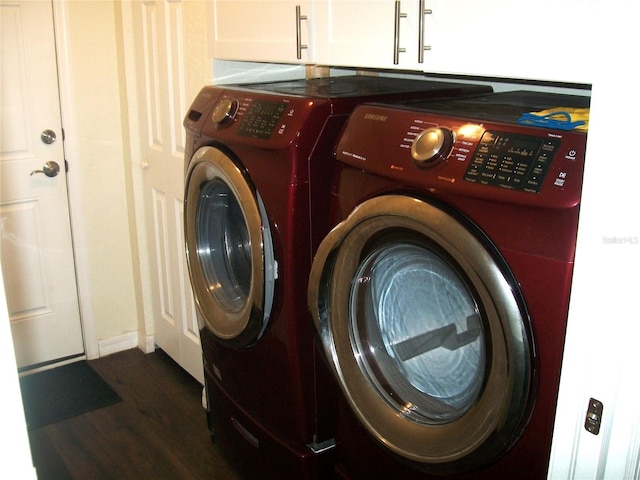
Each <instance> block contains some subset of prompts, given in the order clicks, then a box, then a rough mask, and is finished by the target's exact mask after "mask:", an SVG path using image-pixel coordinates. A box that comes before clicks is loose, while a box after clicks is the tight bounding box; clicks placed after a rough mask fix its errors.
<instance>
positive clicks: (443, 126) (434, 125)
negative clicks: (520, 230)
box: [336, 104, 586, 206]
mask: <svg viewBox="0 0 640 480" xmlns="http://www.w3.org/2000/svg"><path fill="white" fill-rule="evenodd" d="M585 147H586V134H585V133H582V132H573V131H561V130H551V129H547V128H540V127H530V126H523V125H518V124H512V123H499V122H494V121H480V120H478V121H474V120H471V119H468V118H460V117H455V116H449V115H443V114H441V113H439V112H428V111H425V112H422V111H420V110H409V109H402V108H400V107H393V106H388V105H375V104H369V105H362V106H360V107H358V108H357V109H356V110H355V111H354V112H353V114H352V115H351V117H350V119H349V121H348V123H347V125H346V127H345V130H344V131H343V134H342V136H341V138H340V139H339V141H338V144H337V147H336V155H337V158H338V160H340V161H341V162H343V163H346V164H349V165H353V166H355V167H357V168H359V169H362V170H365V171H368V172H371V173H375V174H378V175H380V176H382V177H386V178H391V179H395V180H397V181H398V182H399V185H405V186H415V187H417V188H420V189H425V188H426V189H430V190H442V191H449V192H455V193H457V194H463V195H466V196H475V197H480V198H492V199H504V200H508V201H512V202H515V203H520V204H535V205H541V206H542V205H546V206H560V205H566V206H573V205H577V204H578V203H579V201H580V192H581V187H582V172H583V165H584V154H585Z"/></svg>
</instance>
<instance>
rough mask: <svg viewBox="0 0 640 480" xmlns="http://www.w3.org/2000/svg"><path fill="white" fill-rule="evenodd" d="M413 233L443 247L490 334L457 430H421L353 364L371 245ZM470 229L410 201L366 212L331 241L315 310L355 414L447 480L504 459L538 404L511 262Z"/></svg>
mask: <svg viewBox="0 0 640 480" xmlns="http://www.w3.org/2000/svg"><path fill="white" fill-rule="evenodd" d="M394 229H397V230H398V231H400V230H405V231H406V230H411V231H412V232H416V233H417V234H419V235H421V236H423V237H424V238H426V239H428V240H429V242H430V243H432V244H435V245H437V246H438V247H439V248H441V249H443V250H444V251H445V252H446V253H447V255H448V256H449V257H450V258H452V259H453V261H455V262H456V263H457V264H458V266H459V267H460V269H461V271H462V272H464V275H465V276H466V277H467V278H468V279H469V280H470V282H471V284H472V285H473V287H474V289H475V292H476V294H477V298H476V300H477V302H478V304H479V305H481V307H482V310H483V312H484V315H483V316H482V317H483V318H482V322H483V325H484V329H485V331H487V332H488V335H487V336H488V338H489V341H488V342H489V347H488V348H487V351H488V352H490V353H488V354H487V360H486V363H487V372H488V373H487V374H486V376H485V384H484V386H483V390H482V391H481V393H480V394H479V396H478V397H477V400H476V403H475V404H474V406H472V407H471V408H470V409H469V410H468V411H467V412H466V413H465V414H464V415H462V416H461V417H460V418H457V419H455V420H453V421H451V422H450V423H445V424H442V423H438V424H436V423H431V424H429V423H428V422H427V423H425V422H417V421H415V420H411V418H410V416H408V415H401V414H399V413H398V412H397V411H396V410H394V409H392V408H390V407H389V405H388V404H387V403H386V402H385V401H384V399H383V398H382V396H381V395H380V394H378V392H377V391H376V390H375V389H374V388H373V387H372V384H371V383H369V382H368V380H367V379H366V378H365V376H364V375H363V374H362V371H361V370H360V367H359V363H358V360H357V359H356V358H354V353H353V347H352V345H351V340H350V333H351V332H350V326H349V325H350V317H349V305H350V304H349V295H350V289H351V287H350V283H351V281H352V279H353V276H354V273H355V272H356V271H357V269H358V267H359V265H360V262H361V261H362V259H363V257H364V255H365V254H366V249H367V248H368V247H367V245H368V244H369V243H370V242H371V240H372V239H373V238H374V236H375V235H377V234H378V233H379V232H381V231H383V230H389V231H390V230H394ZM474 230H477V228H476V227H474V226H473V225H471V224H470V222H467V221H464V220H463V219H462V218H460V219H458V218H457V216H454V215H452V214H450V213H448V212H447V211H445V209H443V208H441V207H439V206H436V205H434V204H432V203H431V202H427V201H425V200H421V199H419V198H414V197H409V196H403V195H384V196H379V197H376V198H373V199H370V200H368V201H365V202H363V203H362V204H361V205H359V206H358V207H357V208H356V209H355V210H354V211H353V212H352V213H351V214H350V215H349V217H348V218H347V219H346V220H344V221H343V222H342V223H340V224H339V225H338V226H337V227H335V228H334V229H333V230H332V231H331V232H330V233H329V234H328V235H327V236H326V238H325V239H324V240H323V241H322V243H321V245H320V247H319V249H318V252H317V254H316V257H315V259H314V262H313V266H312V269H311V274H310V281H309V289H308V302H309V307H310V310H311V313H312V316H313V320H314V324H315V328H316V330H317V332H318V334H319V338H320V339H321V341H322V344H323V348H324V351H325V354H326V356H327V359H328V364H329V366H330V368H331V369H332V371H333V374H334V375H335V377H336V379H337V380H338V383H339V385H340V388H341V389H342V392H343V394H344V396H345V398H346V400H347V401H348V403H349V405H350V406H351V409H352V410H353V412H354V413H355V415H356V416H357V418H358V419H359V420H360V422H361V423H362V424H363V425H364V427H365V428H366V429H367V430H368V431H369V433H370V434H371V435H372V436H373V437H374V438H375V439H376V440H377V441H378V442H379V443H380V444H381V445H383V446H384V447H385V448H387V449H389V450H390V451H391V452H393V453H394V454H396V455H398V456H400V457H402V458H403V459H405V460H408V461H410V462H414V463H415V464H416V465H417V466H418V467H420V468H422V469H424V470H427V471H434V472H438V473H454V472H463V471H468V470H470V469H473V468H477V467H478V466H480V465H482V464H485V463H489V462H491V461H492V460H494V459H496V458H497V457H499V456H500V455H502V454H503V453H504V452H505V450H506V449H508V448H509V447H510V446H511V445H512V444H513V443H514V442H515V441H516V440H517V438H518V437H519V436H520V434H521V433H522V430H523V428H524V426H525V424H526V422H527V420H528V416H529V415H530V410H531V406H532V400H533V393H532V390H533V379H534V354H535V353H534V347H533V339H532V335H531V332H530V325H529V319H528V314H527V312H526V308H525V306H524V301H523V299H522V296H521V294H520V293H519V290H518V287H517V284H516V283H515V281H514V279H513V276H512V274H511V273H510V271H509V269H508V267H507V266H506V263H504V261H503V260H502V257H501V256H500V255H499V254H498V252H497V251H493V250H495V248H493V247H492V246H491V245H489V243H488V240H487V239H486V237H484V236H483V235H482V234H481V232H479V231H474Z"/></svg>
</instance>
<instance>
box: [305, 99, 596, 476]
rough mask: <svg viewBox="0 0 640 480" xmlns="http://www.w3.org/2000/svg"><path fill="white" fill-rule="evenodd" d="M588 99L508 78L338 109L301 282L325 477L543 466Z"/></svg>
mask: <svg viewBox="0 0 640 480" xmlns="http://www.w3.org/2000/svg"><path fill="white" fill-rule="evenodd" d="M588 103H589V99H588V97H582V96H566V95H554V94H543V93H535V92H525V91H522V92H508V93H495V94H489V95H485V96H479V97H474V98H467V99H458V100H447V101H443V102H428V103H427V102H407V103H405V104H403V105H397V104H396V105H382V104H368V105H363V106H359V107H358V108H356V109H355V111H354V112H353V114H352V115H351V116H350V119H349V120H348V123H347V124H346V126H345V128H344V131H343V133H342V134H341V137H340V139H339V140H338V142H337V147H336V156H337V162H338V167H337V171H336V172H335V174H334V179H333V186H332V188H331V200H330V209H329V211H330V216H331V222H330V223H331V224H333V226H334V228H333V229H332V230H331V232H330V233H328V234H327V235H326V236H325V238H324V239H323V240H322V242H321V244H320V246H319V248H318V250H317V254H316V256H315V259H314V261H313V264H312V269H311V274H310V280H309V290H308V301H309V307H310V310H311V312H312V315H313V319H314V326H315V329H316V332H317V338H318V339H319V343H320V344H321V345H322V348H323V351H324V357H325V361H326V363H327V365H328V366H329V368H330V370H331V371H332V373H333V377H334V380H335V381H334V385H337V387H336V388H337V390H338V398H339V407H338V414H337V423H336V427H335V438H336V453H335V461H336V464H335V465H336V467H335V475H336V478H338V479H351V480H360V479H362V480H364V479H371V478H393V479H395V478H401V479H403V480H426V479H435V478H439V479H474V480H478V479H492V480H495V479H503V478H517V479H535V480H540V479H544V478H546V475H547V470H548V465H549V455H550V448H551V439H552V433H553V423H554V415H555V408H556V400H557V394H558V384H559V376H560V368H561V361H562V353H563V346H564V341H565V330H566V326H567V314H568V305H569V292H570V288H571V282H572V272H573V261H574V252H575V245H576V235H577V225H578V214H579V209H580V197H581V191H582V175H583V167H584V156H585V146H586V133H585V132H584V131H582V130H580V129H579V128H578V129H577V130H576V127H580V125H579V124H580V123H581V122H574V121H573V119H574V118H575V116H576V115H581V116H584V115H585V113H586V112H587V111H588V108H587V107H588ZM556 107H560V110H562V111H564V112H565V113H560V114H557V113H556V114H555V115H554V116H551V117H549V116H546V117H545V116H544V115H546V114H549V113H552V112H556V111H557V110H558V108H556ZM548 109H552V110H551V111H548ZM532 112H533V114H532ZM567 112H568V113H567ZM571 116H573V118H571V119H570V117H571Z"/></svg>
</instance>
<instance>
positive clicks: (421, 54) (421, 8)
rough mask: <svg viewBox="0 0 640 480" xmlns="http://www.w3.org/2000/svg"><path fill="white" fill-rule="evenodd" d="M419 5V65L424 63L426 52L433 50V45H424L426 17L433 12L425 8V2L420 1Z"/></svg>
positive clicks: (423, 0)
mask: <svg viewBox="0 0 640 480" xmlns="http://www.w3.org/2000/svg"><path fill="white" fill-rule="evenodd" d="M418 3H419V5H418V8H419V11H418V63H424V51H425V50H431V45H425V44H424V16H425V15H431V14H432V13H433V10H431V9H430V8H424V3H425V0H420V1H419V2H418Z"/></svg>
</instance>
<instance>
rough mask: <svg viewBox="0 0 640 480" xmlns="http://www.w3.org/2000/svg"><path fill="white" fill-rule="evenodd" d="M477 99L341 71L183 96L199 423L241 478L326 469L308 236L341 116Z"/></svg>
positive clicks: (474, 89)
mask: <svg viewBox="0 0 640 480" xmlns="http://www.w3.org/2000/svg"><path fill="white" fill-rule="evenodd" d="M487 90H490V89H488V88H487V87H478V86H473V85H459V84H453V83H439V82H437V83H435V82H426V81H411V80H399V79H391V78H379V77H366V76H351V77H336V78H323V79H315V80H301V81H289V82H277V83H262V84H253V85H237V86H228V87H224V86H220V87H205V88H204V89H203V90H202V91H201V92H200V94H199V95H198V97H197V98H196V99H195V101H194V103H193V106H192V108H191V110H190V111H189V112H188V114H187V116H186V118H185V128H186V130H187V145H188V147H187V148H188V150H187V152H186V155H185V162H186V165H185V168H186V180H185V183H186V187H185V213H184V228H185V238H186V252H187V258H188V266H189V273H190V277H191V283H192V287H193V291H194V295H195V300H196V304H197V309H198V313H199V318H200V320H201V322H202V325H201V331H200V336H201V341H202V348H203V356H204V368H205V380H206V392H207V395H208V400H209V405H210V410H209V414H208V420H209V425H210V427H211V430H212V433H213V434H214V436H215V439H216V441H217V442H218V443H219V445H220V446H221V448H222V450H223V451H224V452H225V454H226V455H227V457H228V458H229V460H230V461H231V462H232V463H233V464H234V465H236V467H237V468H238V469H239V470H240V471H243V472H245V473H246V474H247V476H249V477H250V478H260V479H268V478H274V479H284V478H295V479H306V478H323V477H326V476H327V475H329V473H327V472H330V471H331V470H332V467H331V456H332V450H333V445H334V443H333V429H332V427H331V425H332V418H331V417H332V412H331V411H330V410H329V405H330V404H331V401H330V399H325V398H323V395H325V394H326V393H327V392H328V389H325V388H323V385H324V384H326V383H328V381H329V380H330V378H329V377H327V379H326V380H323V379H322V375H323V371H324V372H326V373H327V374H328V371H327V370H326V369H325V370H323V368H324V366H323V365H322V364H321V362H318V361H317V360H318V359H317V357H316V350H315V346H314V341H313V332H312V322H311V317H310V315H309V312H308V308H307V303H306V290H307V281H308V275H309V271H310V268H311V261H312V255H313V251H314V248H313V243H314V240H313V239H312V227H313V228H314V231H315V232H318V233H316V235H317V236H318V238H319V237H320V234H321V233H325V232H324V231H323V228H325V227H323V225H325V226H326V225H328V215H327V209H326V206H327V204H328V197H329V181H330V179H331V166H332V162H331V161H330V160H331V157H332V152H333V148H334V147H335V141H336V139H337V137H338V132H339V130H340V128H341V127H342V126H343V125H344V122H345V121H346V119H347V117H348V114H349V113H351V112H352V111H353V108H354V107H355V106H356V105H357V104H359V103H361V102H364V101H372V100H376V99H379V100H384V99H392V98H435V97H449V96H456V95H461V94H463V93H464V94H473V93H480V92H486V91H487ZM311 202H313V203H311ZM321 202H323V203H321ZM312 206H313V208H312ZM318 241H319V240H318Z"/></svg>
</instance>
